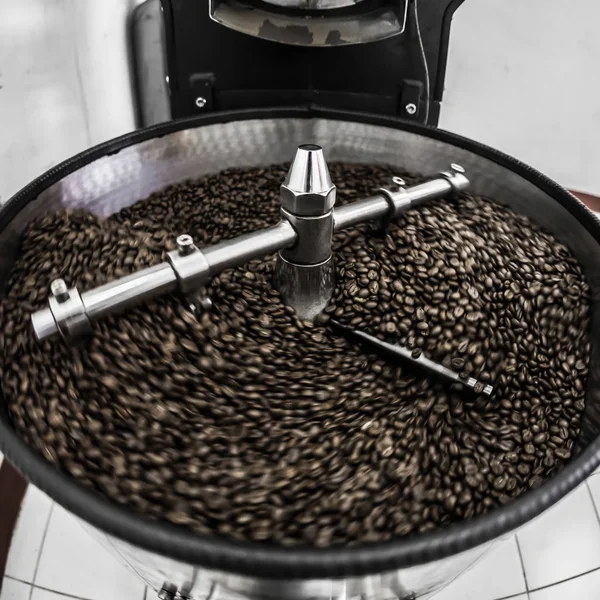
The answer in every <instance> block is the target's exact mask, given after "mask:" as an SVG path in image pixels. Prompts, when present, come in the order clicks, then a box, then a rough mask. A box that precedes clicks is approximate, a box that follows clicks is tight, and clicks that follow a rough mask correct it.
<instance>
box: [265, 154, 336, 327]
mask: <svg viewBox="0 0 600 600" xmlns="http://www.w3.org/2000/svg"><path fill="white" fill-rule="evenodd" d="M335 194H336V189H335V185H333V182H332V181H331V176H330V175H329V169H328V167H327V163H326V162H325V156H324V155H323V149H322V148H321V147H320V146H316V145H314V144H305V145H303V146H300V147H299V148H298V150H297V151H296V156H295V157H294V160H293V161H292V164H291V166H290V170H289V172H288V175H287V177H286V179H285V181H284V183H283V184H282V186H281V216H282V218H283V219H285V220H287V221H288V222H289V223H290V224H291V226H292V227H293V228H294V231H295V232H296V235H297V242H296V244H294V246H292V247H291V248H286V249H284V250H281V251H280V252H279V256H278V258H277V264H276V266H275V277H274V284H275V286H276V287H277V289H278V290H279V291H280V292H281V294H282V296H283V299H284V301H285V302H286V303H287V304H289V305H290V306H292V307H293V308H294V309H296V312H298V314H299V315H300V316H301V317H302V318H304V319H313V318H315V317H316V316H317V315H318V314H319V313H320V312H321V311H322V310H323V309H324V308H325V306H327V303H328V302H329V300H330V298H331V294H332V293H333V288H334V286H335V277H334V265H333V256H332V249H331V244H332V237H333V208H334V206H335Z"/></svg>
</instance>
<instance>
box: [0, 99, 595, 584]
mask: <svg viewBox="0 0 600 600" xmlns="http://www.w3.org/2000/svg"><path fill="white" fill-rule="evenodd" d="M273 118H321V119H330V120H342V121H358V122H362V123H367V124H372V125H379V126H384V127H389V128H393V129H400V130H404V131H408V132H412V133H416V134H419V135H422V136H427V137H430V138H434V139H437V140H440V141H442V142H446V143H449V144H452V145H454V146H457V147H459V148H462V149H464V150H468V151H471V152H474V153H476V154H479V155H481V156H484V157H485V158H488V159H490V160H492V161H494V162H496V163H498V164H500V165H502V166H504V167H507V168H509V169H510V170H512V171H514V172H515V173H517V174H518V175H520V176H521V177H523V178H524V179H526V180H528V181H530V182H531V183H533V184H534V185H536V186H537V187H538V188H540V189H541V190H543V191H544V192H546V193H547V194H549V195H550V196H551V197H553V198H554V199H555V200H556V201H557V202H559V203H560V204H561V205H562V206H564V207H565V208H566V209H567V210H568V211H569V212H570V213H571V214H573V215H574V216H575V217H576V218H577V219H578V220H579V221H580V222H581V224H582V226H583V227H585V228H586V229H587V230H588V231H589V232H590V234H592V235H593V237H594V238H595V239H596V241H598V242H600V223H599V222H598V221H597V220H596V219H595V218H594V217H593V215H592V213H591V212H590V211H589V210H588V209H587V208H586V207H585V206H584V205H583V204H582V203H581V202H579V201H578V200H577V199H576V198H574V197H573V196H572V195H571V194H570V193H569V192H567V191H566V190H565V189H564V188H562V187H561V186H560V185H558V184H557V183H555V182H553V181H552V180H550V179H549V178H548V177H546V176H544V175H542V174H541V173H539V172H537V171H535V170H534V169H532V168H531V167H528V166H527V165H524V164H523V163H521V162H519V161H517V160H516V159H514V158H511V157H510V156H507V155H506V154H503V153H501V152H498V151H497V150H493V149H492V148H489V147H487V146H484V145H482V144H479V143H477V142H474V141H472V140H468V139H466V138H463V137H460V136H457V135H455V134H451V133H448V132H445V131H442V130H439V129H434V128H430V127H426V126H421V125H416V124H414V123H410V122H406V121H402V120H399V119H394V118H390V117H379V116H373V115H367V114H361V113H349V112H340V111H331V110H327V109H322V108H319V107H299V108H293V109H290V108H282V109H277V108H275V109H263V110H247V111H234V112H223V113H214V114H211V115H206V116H201V117H194V118H192V119H184V120H180V121H174V122H169V123H166V124H162V125H158V126H154V127H149V128H146V129H142V130H139V131H135V132H133V133H130V134H127V135H124V136H122V137H119V138H116V139H114V140H111V141H109V142H107V143H104V144H101V145H99V146H96V147H94V148H91V149H90V150H87V151H85V152H83V153H81V154H79V155H77V156H75V157H73V158H71V159H69V160H67V161H65V162H63V163H62V164H60V165H59V166H57V167H55V168H53V169H51V170H49V171H47V172H46V173H45V174H44V175H42V176H41V177H39V178H38V179H36V180H35V181H33V182H32V183H31V184H29V185H28V186H26V187H25V188H23V189H22V190H21V191H20V192H18V193H17V194H16V195H15V196H13V197H12V198H11V199H10V200H9V201H8V202H7V203H6V204H5V205H4V207H3V208H2V210H0V231H2V230H4V229H5V228H6V226H7V225H8V223H10V221H11V220H12V219H13V218H14V217H15V216H16V215H17V213H18V212H19V211H20V210H22V209H23V207H24V206H25V205H26V204H28V203H29V202H31V201H32V200H34V199H35V198H36V197H37V196H38V195H39V194H40V193H41V192H42V191H43V190H44V189H46V188H47V187H48V186H50V185H52V184H53V183H55V182H56V181H58V180H59V179H62V178H63V177H65V176H66V175H68V174H69V173H72V172H73V171H75V170H77V169H79V168H80V167H82V166H84V165H86V164H88V163H90V162H92V161H94V160H96V159H97V158H100V157H102V156H105V155H107V154H113V153H115V152H118V151H119V150H121V149H123V148H126V147H127V146H131V145H133V144H137V143H139V142H142V141H144V140H148V139H150V138H155V137H161V136H163V135H167V134H169V133H172V132H174V131H178V130H182V129H188V128H195V127H199V126H202V125H210V124H215V123H223V122H227V121H239V120H248V119H273ZM0 447H1V448H2V451H3V452H4V453H5V455H6V457H7V458H8V459H9V460H10V461H11V462H12V463H13V464H14V465H15V466H16V467H17V468H18V469H19V470H20V471H21V472H22V473H23V474H24V475H25V476H26V477H27V478H28V479H29V480H30V481H31V482H32V483H33V484H34V485H35V486H37V487H38V488H40V489H41V490H42V491H44V492H46V493H47V494H48V495H49V496H50V497H52V498H53V499H54V500H56V501H57V502H58V503H59V504H61V505H62V506H64V507H65V508H66V509H67V510H69V511H71V512H72V513H73V514H74V515H76V516H78V517H79V518H81V519H83V520H85V521H87V522H88V523H90V524H91V525H93V526H95V527H97V528H98V529H100V530H102V531H104V532H106V533H108V534H110V535H112V536H115V537H116V538H119V539H122V540H124V541H126V542H128V543H130V544H133V545H134V546H138V547H140V548H143V549H145V550H147V551H150V552H155V553H157V554H161V555H163V556H167V557H170V558H173V559H175V560H180V561H182V562H185V563H188V564H194V565H197V566H203V567H206V568H214V569H219V570H223V571H229V572H233V573H239V574H242V575H248V576H253V577H265V578H270V579H288V580H289V579H307V578H311V579H312V578H335V577H348V576H360V575H367V574H373V573H381V572H384V571H392V570H396V569H400V568H406V567H410V566H414V565H418V564H423V563H427V562H430V561H434V560H438V559H442V558H445V557H448V556H451V555H453V554H457V553H459V552H463V551H465V550H468V549H470V548H473V547H474V546H477V545H479V544H482V543H484V542H487V541H489V540H491V539H493V538H496V537H498V536H500V535H503V534H505V533H507V532H510V531H511V530H513V529H515V528H517V527H519V526H520V525H523V524H524V523H526V522H527V521H530V520H531V519H533V518H534V517H536V516H538V515H539V514H540V513H542V512H543V511H544V510H546V509H547V508H549V507H550V506H551V505H552V504H554V503H555V502H557V501H558V500H559V499H561V498H562V497H563V496H565V495H566V494H568V493H569V492H570V491H571V490H573V489H574V488H575V487H576V486H577V485H578V484H579V483H581V482H582V481H583V480H584V479H585V478H586V477H587V476H588V475H589V474H590V473H592V471H593V470H594V469H595V468H596V467H597V466H598V463H599V462H600V437H598V438H596V439H595V440H594V441H593V443H592V444H591V445H590V446H588V448H586V449H585V450H584V451H583V452H582V454H580V455H579V456H578V457H577V458H576V459H574V460H573V461H572V462H571V463H570V464H568V465H567V466H566V467H565V468H564V469H563V470H562V471H561V472H560V473H559V474H558V475H556V476H555V477H554V478H553V479H552V480H550V481H548V482H546V483H545V484H544V485H542V486H541V487H540V488H538V489H536V490H532V491H530V492H528V493H527V494H525V495H524V496H522V497H520V498H518V499H517V500H515V501H514V502H512V503H510V504H508V505H506V506H504V507H501V508H497V509H494V510H493V511H492V512H490V513H488V514H486V515H484V516H481V517H477V518H475V519H472V520H471V521H467V522H464V523H459V524H455V525H451V526H449V527H447V528H443V529H440V530H437V531H435V532H431V533H424V534H416V535H412V536H408V537H406V538H401V539H398V540H393V541H390V542H385V543H377V544H374V543H371V544H364V545H361V546H360V547H356V548H347V549H344V548H342V549H330V550H320V549H313V548H294V549H286V548H281V547H276V546H274V545H267V544H258V543H240V542H235V541H229V540H225V539H221V538H216V537H207V536H203V535H200V534H195V533H192V532H189V531H187V530H186V529H184V528H181V527H177V526H175V525H172V524H170V523H167V522H163V521H153V520H150V519H148V518H145V517H142V516H140V515H138V514H137V513H135V512H133V511H132V510H131V509H129V508H127V507H124V506H122V505H120V504H117V503H116V502H113V501H111V500H110V499H108V498H107V497H104V496H102V495H100V494H98V493H96V492H93V491H91V490H89V489H87V488H85V487H83V486H80V485H79V484H77V483H76V481H75V480H74V479H71V478H70V477H68V476H66V475H65V474H63V473H61V472H59V471H57V470H56V469H55V468H54V467H53V466H52V465H51V464H50V463H48V462H47V461H46V460H45V459H43V458H42V457H41V456H40V455H39V454H38V453H37V452H36V451H34V450H32V449H30V448H29V447H28V446H27V445H26V444H25V443H24V442H23V441H22V440H21V439H20V438H19V437H18V436H17V434H16V433H15V431H14V430H13V429H12V427H11V425H10V423H9V419H8V416H7V414H6V412H5V411H4V414H2V415H0Z"/></svg>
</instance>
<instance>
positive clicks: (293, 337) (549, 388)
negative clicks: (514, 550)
mask: <svg viewBox="0 0 600 600" xmlns="http://www.w3.org/2000/svg"><path fill="white" fill-rule="evenodd" d="M330 169H331V172H332V177H333V179H334V181H335V182H336V183H338V184H339V187H338V203H339V204H340V205H343V204H344V203H346V202H348V201H350V200H354V199H356V198H360V197H365V196H368V195H371V194H372V192H373V189H375V188H377V187H379V186H381V185H383V184H385V183H386V182H387V181H388V180H389V177H390V175H391V174H392V170H391V169H388V168H383V167H372V166H365V165H350V164H347V165H344V164H332V165H330ZM285 172H286V166H285V165H281V166H274V167H269V168H262V169H245V170H244V169H229V170H227V171H224V172H222V173H218V174H214V175H209V176H206V177H203V178H201V179H199V180H197V181H194V182H184V183H180V184H176V185H173V186H171V187H169V188H166V189H164V190H162V191H160V192H156V193H155V194H152V195H151V196H150V197H149V198H147V199H145V200H141V201H139V202H137V203H135V204H133V205H132V206H130V207H127V208H124V209H123V210H121V211H120V212H119V213H116V214H114V215H112V216H111V217H109V218H108V219H100V218H98V217H96V216H94V215H92V214H88V213H84V212H80V211H74V212H60V213H56V214H53V215H48V216H44V217H40V218H39V219H37V220H36V221H34V222H32V223H31V225H30V226H29V228H28V230H27V231H26V232H25V235H24V237H23V240H22V248H21V255H20V258H19V259H18V260H17V262H16V263H15V265H14V268H13V270H12V272H11V274H10V277H9V281H8V285H7V292H6V296H5V298H4V300H2V301H1V302H0V327H1V331H2V332H3V335H2V336H1V337H0V356H1V360H2V366H1V368H2V375H3V377H2V380H1V385H2V390H3V394H4V397H5V399H6V400H7V403H8V407H9V410H10V414H11V416H12V419H13V422H14V426H15V428H16V429H17V431H18V432H19V434H20V435H21V436H22V437H23V438H24V439H25V440H26V441H27V442H28V443H29V444H30V445H31V446H32V447H33V448H34V449H36V450H37V451H38V452H39V453H40V454H41V455H42V456H44V457H45V458H46V459H47V460H48V461H50V462H51V463H53V464H54V465H55V466H56V468H58V469H60V470H61V471H63V472H64V473H67V474H69V475H70V476H72V477H74V478H76V479H78V480H79V481H80V482H81V483H82V484H84V485H86V486H89V487H92V488H94V489H96V490H97V491H98V492H100V493H103V494H106V495H108V496H110V497H112V498H113V499H114V500H116V501H118V502H120V503H124V504H127V505H128V506H129V507H131V508H132V509H133V510H136V511H138V512H141V513H144V514H146V515H147V516H149V517H151V518H154V519H165V520H167V521H171V522H172V523H175V524H178V525H180V526H182V527H187V528H190V529H191V530H193V531H198V532H201V533H204V534H215V535H221V536H226V537H230V538H233V539H236V540H255V541H263V540H266V541H269V542H271V543H275V544H283V545H298V544H306V543H308V544H312V545H314V546H339V545H351V544H357V543H360V542H361V541H365V540H372V541H381V540H387V539H390V538H392V537H396V536H400V535H408V534H411V533H414V532H419V531H428V530H431V529H434V528H436V527H443V526H445V525H448V524H450V523H453V522H456V521H459V520H461V519H467V518H470V517H472V516H475V515H479V514H482V513H483V512H486V511H487V510H490V509H492V508H493V507H494V506H496V505H497V504H499V503H500V504H505V503H507V502H509V501H510V500H511V499H512V498H515V497H517V496H518V495H520V494H522V493H525V492H527V491H528V490H529V489H530V488H535V487H537V486H539V485H541V483H543V481H544V480H545V479H547V478H549V477H551V476H552V475H553V474H554V473H556V472H557V470H558V469H560V468H561V467H562V466H563V465H564V463H565V462H566V461H567V460H568V459H569V458H570V456H571V452H572V448H573V445H574V441H575V440H576V438H577V436H578V433H579V426H580V418H581V413H582V410H583V400H584V389H585V382H586V378H587V374H588V370H589V351H590V348H589V339H588V326H589V303H590V293H589V288H588V285H587V283H586V281H585V278H584V277H583V274H582V271H581V269H580V267H579V265H578V264H577V262H576V261H575V260H574V259H573V257H572V256H571V254H570V253H569V251H568V250H567V248H565V247H564V246H563V245H561V244H560V243H558V242H557V241H556V240H555V239H554V238H553V237H552V236H550V235H549V234H547V233H546V232H544V231H542V230H541V229H539V228H538V227H537V226H535V225H533V224H532V223H531V221H530V220H529V219H528V218H526V217H524V216H522V215H519V214H516V213H515V212H513V211H511V210H509V209H507V208H503V207H502V206H500V205H496V204H493V203H492V202H489V201H488V200H485V199H483V198H479V197H473V196H467V195H465V196H462V197H460V198H457V199H453V200H448V201H447V200H437V201H435V202H430V203H428V204H426V205H422V206H420V207H417V208H415V209H412V210H410V211H408V212H406V213H405V214H403V215H400V216H399V217H398V218H397V219H395V220H394V221H393V222H391V223H389V224H387V226H386V229H385V231H382V230H381V228H379V229H378V230H375V229H374V228H371V227H369V226H368V225H362V226H358V227H354V228H352V229H350V230H347V231H341V232H338V233H336V234H335V237H334V250H335V257H336V268H337V281H336V291H335V293H334V297H333V298H332V301H331V304H330V306H328V307H327V309H326V311H325V313H324V314H323V315H322V316H321V317H320V318H319V319H317V320H316V321H315V323H307V322H304V321H302V320H300V319H298V318H297V316H296V315H295V313H294V311H293V310H292V309H291V308H289V307H287V306H285V305H284V304H283V302H282V301H281V298H280V296H279V293H278V292H277V291H276V290H275V289H273V286H272V283H271V280H272V274H273V264H274V257H263V258H260V259H256V260H252V261H250V262H248V263H247V264H246V265H244V266H242V267H240V268H237V269H229V270H227V271H224V272H223V273H220V274H219V275H217V276H216V277H214V278H213V279H212V281H210V282H209V284H208V285H207V290H206V292H207V294H208V295H209V296H210V298H211V299H212V301H213V308H212V309H211V310H209V311H207V312H205V313H203V314H201V315H199V316H198V318H196V317H195V316H194V315H193V314H192V313H191V312H190V311H189V310H188V309H187V308H186V306H185V304H184V303H183V302H182V301H181V298H180V297H179V296H178V295H172V296H165V297H162V298H158V299H156V300H154V301H152V302H150V303H148V304H146V305H142V306H139V307H136V308H134V309H132V310H130V311H128V312H125V313H124V314H121V315H117V316H113V317H110V318H107V319H105V320H103V321H101V322H99V323H97V324H96V325H95V326H94V331H93V335H91V336H90V339H89V340H87V342H86V344H84V345H80V346H77V347H68V346H66V345H65V344H63V343H62V342H45V343H43V344H39V343H38V342H37V341H36V340H35V339H34V335H33V333H32V328H31V324H30V321H29V317H30V313H31V312H32V311H34V310H37V309H39V308H41V307H43V306H45V305H46V303H47V300H48V289H49V286H50V282H51V281H52V280H53V279H55V278H56V277H59V276H60V277H63V278H64V279H65V281H66V282H67V284H68V285H69V286H73V285H76V286H78V287H79V289H80V290H81V291H85V290H88V289H90V288H92V287H95V286H98V285H101V284H104V283H106V282H108V281H110V280H112V279H114V278H115V277H118V276H121V275H125V274H128V273H131V272H133V271H135V270H137V269H141V268H145V267H149V266H152V265H155V264H157V263H159V262H161V261H162V260H164V259H165V252H166V251H169V250H171V249H173V247H174V245H175V244H174V240H175V238H176V236H177V235H179V234H181V233H189V234H191V235H192V236H193V237H194V239H195V241H196V243H197V244H198V245H199V246H205V245H208V244H214V243H217V242H220V241H223V240H227V239H229V238H232V237H235V236H238V235H241V234H244V233H249V232H252V231H255V230H257V229H260V228H263V227H267V226H269V225H273V224H275V223H277V221H278V220H279V218H280V217H279V200H278V194H279V187H280V184H281V182H282V180H283V178H284V176H285ZM404 177H405V179H406V180H407V182H408V183H409V184H411V185H412V184H413V183H418V182H419V181H421V179H419V178H415V177H411V176H410V175H406V176H404ZM525 200H526V199H525ZM330 317H335V318H336V319H338V320H340V321H341V322H343V323H345V324H351V325H352V326H355V327H357V328H361V329H364V330H365V331H368V332H370V333H372V334H373V335H377V336H379V337H381V338H382V339H385V340H386V341H389V342H391V343H401V344H403V345H405V346H407V347H409V348H410V349H411V351H412V355H413V356H414V357H418V356H421V353H423V355H425V356H428V357H431V358H432V359H434V360H436V361H439V362H440V363H443V364H445V365H447V366H450V367H451V368H454V369H456V370H458V371H459V372H460V373H462V374H463V375H464V376H472V377H475V378H478V379H480V380H481V381H482V382H490V383H491V384H492V385H493V386H494V394H493V396H492V397H491V398H488V397H486V396H482V395H478V393H479V392H481V386H478V387H477V389H475V390H474V392H475V393H474V394H473V393H472V392H468V393H467V392H465V391H464V390H463V389H462V388H461V386H458V388H459V389H456V390H454V389H453V388H451V387H450V386H448V385H447V384H445V383H443V382H440V381H439V380H437V379H429V378H427V377H426V376H425V375H424V374H423V373H422V372H421V371H419V370H417V369H416V368H413V367H412V366H411V365H408V364H406V365H396V364H388V363H386V362H385V361H383V360H382V359H379V358H377V357H376V356H373V355H372V354H371V353H368V352H365V351H364V349H362V348H360V347H358V346H356V345H353V344H350V343H348V342H347V341H346V340H345V339H343V338H341V337H339V336H337V335H335V334H334V333H333V332H332V331H331V330H330V329H329V328H328V326H327V321H328V319H329V318H330Z"/></svg>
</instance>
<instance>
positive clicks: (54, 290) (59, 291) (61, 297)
mask: <svg viewBox="0 0 600 600" xmlns="http://www.w3.org/2000/svg"><path fill="white" fill-rule="evenodd" d="M50 293H51V294H52V295H53V296H54V297H55V298H56V300H57V301H58V302H60V303H61V304H62V303H63V302H66V301H67V300H68V299H69V289H68V288H67V284H66V283H65V280H64V279H55V280H54V281H53V282H52V283H51V284H50Z"/></svg>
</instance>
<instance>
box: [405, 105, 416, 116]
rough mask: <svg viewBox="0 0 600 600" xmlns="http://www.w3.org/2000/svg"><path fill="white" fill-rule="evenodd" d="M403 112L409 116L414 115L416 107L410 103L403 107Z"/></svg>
mask: <svg viewBox="0 0 600 600" xmlns="http://www.w3.org/2000/svg"><path fill="white" fill-rule="evenodd" d="M404 110H405V111H406V112H407V113H408V114H409V115H414V114H415V113H416V112H417V105H416V104H413V103H412V102H410V103H409V104H407V105H406V106H405V107H404Z"/></svg>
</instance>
